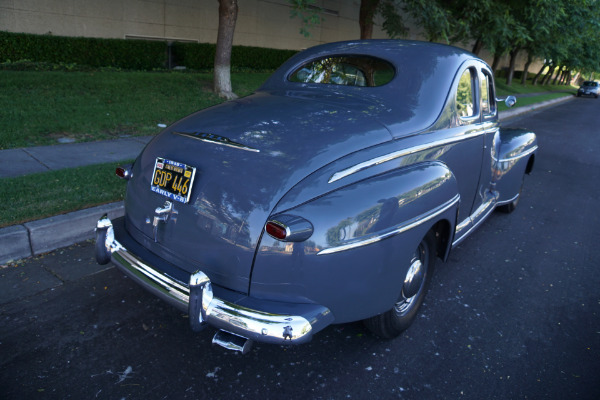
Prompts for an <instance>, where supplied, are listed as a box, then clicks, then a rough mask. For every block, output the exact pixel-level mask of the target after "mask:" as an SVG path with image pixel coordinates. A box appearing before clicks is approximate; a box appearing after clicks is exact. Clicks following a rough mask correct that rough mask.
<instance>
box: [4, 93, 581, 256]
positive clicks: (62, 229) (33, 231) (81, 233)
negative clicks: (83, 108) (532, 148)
mask: <svg viewBox="0 0 600 400" xmlns="http://www.w3.org/2000/svg"><path fill="white" fill-rule="evenodd" d="M573 99H575V96H565V97H559V98H557V99H552V100H548V101H545V102H541V103H534V104H531V105H527V106H523V107H518V108H515V109H509V110H506V111H501V112H499V113H498V118H499V119H500V121H505V120H507V119H510V118H514V117H517V116H521V115H523V114H526V113H529V112H534V111H539V110H541V109H544V108H547V107H550V106H553V105H557V104H560V103H562V102H565V101H568V100H573ZM128 139H133V140H135V141H136V142H141V143H147V141H146V142H144V140H145V139H142V138H141V137H132V138H128ZM146 140H148V139H146ZM23 150H24V151H25V153H26V154H28V155H29V156H31V157H32V158H34V159H35V157H33V156H32V155H31V154H29V152H27V151H26V150H25V149H24V148H23ZM134 158H135V157H134ZM36 161H37V162H40V161H39V160H37V159H36ZM40 164H42V165H44V167H46V168H48V166H47V165H45V164H43V163H42V162H40ZM48 169H50V168H48ZM105 213H106V214H109V217H110V218H111V219H112V218H117V217H120V216H123V215H124V213H125V207H124V205H123V202H115V203H108V204H104V205H100V206H96V207H91V208H86V209H83V210H78V211H73V212H70V213H66V214H61V215H57V216H53V217H49V218H44V219H41V220H37V221H29V222H25V223H23V224H17V225H12V226H8V227H5V228H0V243H2V246H1V247H0V265H4V264H7V263H9V262H14V261H18V260H20V259H23V258H28V257H31V256H37V255H39V254H43V253H46V252H50V251H53V250H56V249H59V248H62V247H67V246H70V245H72V244H75V243H79V242H81V241H84V240H87V239H90V238H93V232H94V228H95V227H96V222H97V220H98V219H99V218H100V217H101V216H102V215H103V214H105ZM66 227H68V229H67V228H66ZM23 231H24V232H23ZM23 234H24V235H23ZM25 241H26V244H25V243H24V242H25ZM6 243H9V244H6Z"/></svg>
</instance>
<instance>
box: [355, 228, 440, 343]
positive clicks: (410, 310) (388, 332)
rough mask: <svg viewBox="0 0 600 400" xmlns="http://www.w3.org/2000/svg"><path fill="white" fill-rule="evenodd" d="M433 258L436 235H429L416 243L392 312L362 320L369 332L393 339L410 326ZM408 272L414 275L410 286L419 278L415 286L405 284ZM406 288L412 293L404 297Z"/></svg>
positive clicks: (427, 281)
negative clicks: (416, 245)
mask: <svg viewBox="0 0 600 400" xmlns="http://www.w3.org/2000/svg"><path fill="white" fill-rule="evenodd" d="M435 258H436V252H435V235H434V233H433V232H429V233H428V234H427V235H426V236H425V237H424V238H423V240H422V241H421V243H419V245H418V247H417V249H416V250H415V253H414V255H413V257H412V259H411V260H410V267H409V272H408V273H407V275H406V278H405V280H404V282H401V283H400V285H401V287H402V291H401V295H400V298H399V300H398V302H397V303H396V304H395V305H394V307H393V308H392V309H391V310H389V311H387V312H385V313H383V314H380V315H376V316H374V317H371V318H368V319H366V320H364V323H365V325H366V326H367V328H369V330H370V331H371V332H373V333H374V334H375V335H377V336H379V337H381V338H384V339H393V338H395V337H397V336H399V335H400V334H401V333H402V332H404V331H405V330H406V329H407V328H408V327H409V326H410V325H411V324H412V322H413V320H414V319H415V317H416V316H417V313H418V311H419V308H421V304H423V299H424V298H425V294H426V293H427V288H428V286H429V281H430V280H431V274H432V272H433V267H434V265H435ZM411 270H412V271H411ZM411 272H412V273H413V274H412V275H413V281H412V283H414V279H415V278H416V279H420V281H419V283H418V284H417V285H413V284H411V283H408V280H409V278H410V277H409V276H410V275H411ZM418 274H422V276H420V277H418ZM405 289H406V290H409V291H411V293H408V295H407V296H405Z"/></svg>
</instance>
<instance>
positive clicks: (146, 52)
mask: <svg viewBox="0 0 600 400" xmlns="http://www.w3.org/2000/svg"><path fill="white" fill-rule="evenodd" d="M295 53H296V51H294V50H276V49H267V48H261V47H249V46H234V47H233V49H232V54H231V66H232V68H234V69H253V70H273V69H276V68H277V67H279V66H280V65H281V64H282V63H283V62H284V61H285V60H287V59H288V58H289V57H291V56H292V55H294V54H295ZM171 55H172V63H173V65H182V66H186V67H187V68H191V69H203V70H206V69H212V68H213V64H214V57H215V45H214V44H208V43H179V42H176V43H174V44H173V46H172V49H171ZM20 60H29V61H34V62H48V63H57V64H78V65H86V66H90V67H114V68H123V69H133V70H152V69H157V68H166V67H167V64H168V47H167V43H166V42H163V41H150V40H124V39H97V38H84V37H65V36H51V35H33V34H26V33H12V32H3V31H0V62H2V63H5V62H15V61H20Z"/></svg>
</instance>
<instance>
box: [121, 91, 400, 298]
mask: <svg viewBox="0 0 600 400" xmlns="http://www.w3.org/2000/svg"><path fill="white" fill-rule="evenodd" d="M311 93H312V94H311V95H308V94H306V93H302V92H298V93H273V92H262V93H258V94H255V95H252V96H249V97H246V98H243V99H240V100H236V101H231V102H228V103H224V104H222V105H219V106H216V107H212V108H209V109H206V110H203V111H200V112H197V113H195V114H192V115H190V116H189V117H187V118H185V119H183V120H181V121H179V122H177V123H175V124H173V125H172V126H170V127H169V128H167V129H166V130H165V131H163V132H162V133H161V134H159V135H158V136H157V137H156V138H154V139H153V140H152V141H151V142H150V143H149V144H148V146H147V147H146V148H145V149H144V151H143V152H142V154H141V155H140V156H139V157H138V159H137V160H136V163H135V165H134V169H133V177H132V179H131V180H130V181H129V184H128V189H127V197H126V214H127V219H126V221H127V228H128V230H129V231H130V233H131V234H132V235H133V236H134V237H136V238H137V239H138V241H140V242H142V243H143V244H144V245H145V246H146V247H148V248H149V249H150V250H151V251H153V252H154V253H156V254H158V255H160V256H161V257H163V258H165V259H167V260H169V261H171V262H173V263H175V264H177V265H178V266H180V267H182V268H183V269H185V270H186V271H187V272H190V273H192V272H194V271H195V270H197V269H201V270H203V271H204V272H205V273H206V274H207V275H208V276H209V277H210V279H211V281H213V282H214V283H215V284H217V285H221V286H225V287H227V288H229V289H232V290H236V291H239V292H242V293H246V292H247V291H248V287H249V282H250V271H251V268H252V260H253V258H254V253H255V249H256V246H257V244H258V242H259V239H260V236H261V234H262V231H263V227H264V224H265V222H266V220H267V218H268V216H269V214H270V213H271V211H272V210H273V208H274V207H275V206H276V205H277V203H278V201H279V200H280V199H281V198H282V197H283V195H284V194H285V193H287V192H288V191H289V190H290V189H291V188H292V187H294V186H295V185H296V184H298V183H299V182H300V181H301V180H302V179H303V178H305V177H306V176H308V175H309V174H311V173H312V172H314V171H316V170H317V169H319V168H321V167H323V166H325V165H327V164H328V163H331V162H332V161H335V160H337V159H338V158H340V157H342V156H344V155H346V154H349V153H352V152H354V151H357V150H360V149H362V148H364V147H366V146H370V145H376V144H379V143H383V142H385V141H389V140H391V135H390V134H389V132H388V131H387V129H385V128H384V127H383V126H382V125H381V124H380V123H378V122H377V120H376V118H374V117H373V116H372V115H376V111H377V108H378V107H380V106H379V105H378V104H377V103H375V102H372V101H369V100H365V99H360V98H356V97H352V96H344V95H342V94H335V93H334V94H332V92H328V93H329V94H328V95H327V96H322V97H319V96H318V95H316V94H314V92H311ZM157 157H161V158H166V159H169V160H172V161H176V162H179V163H184V164H187V165H189V166H192V167H195V168H196V174H195V177H194V181H193V183H192V190H191V195H190V199H189V202H188V203H187V204H184V203H180V202H177V201H173V210H172V211H171V212H170V217H169V219H168V220H167V221H166V222H165V223H159V224H158V227H157V229H156V230H155V229H154V227H153V225H152V223H151V222H152V221H153V218H154V216H155V209H156V208H157V207H161V206H163V204H164V203H165V201H166V200H168V199H167V198H166V197H164V196H162V195H160V194H157V193H154V192H152V191H151V190H150V185H151V183H150V181H151V178H152V173H153V169H154V164H155V160H156V158H157ZM155 240H156V241H155Z"/></svg>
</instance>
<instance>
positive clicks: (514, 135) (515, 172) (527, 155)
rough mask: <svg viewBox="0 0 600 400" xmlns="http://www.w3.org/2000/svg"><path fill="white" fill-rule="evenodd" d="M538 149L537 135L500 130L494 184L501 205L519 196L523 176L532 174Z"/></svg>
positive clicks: (516, 130) (515, 129)
mask: <svg viewBox="0 0 600 400" xmlns="http://www.w3.org/2000/svg"><path fill="white" fill-rule="evenodd" d="M537 148H538V146H537V138H536V135H535V133H533V132H531V131H529V130H526V129H518V128H502V129H501V130H500V143H499V148H498V150H497V152H496V154H497V158H496V160H495V163H494V182H495V183H496V190H497V191H498V192H499V194H500V197H499V199H498V202H499V203H503V202H507V201H511V200H513V199H514V198H515V197H516V196H518V195H519V191H520V190H521V185H522V183H523V175H524V174H525V173H530V172H531V170H532V168H533V161H534V159H535V153H536V151H537Z"/></svg>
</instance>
